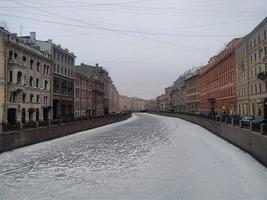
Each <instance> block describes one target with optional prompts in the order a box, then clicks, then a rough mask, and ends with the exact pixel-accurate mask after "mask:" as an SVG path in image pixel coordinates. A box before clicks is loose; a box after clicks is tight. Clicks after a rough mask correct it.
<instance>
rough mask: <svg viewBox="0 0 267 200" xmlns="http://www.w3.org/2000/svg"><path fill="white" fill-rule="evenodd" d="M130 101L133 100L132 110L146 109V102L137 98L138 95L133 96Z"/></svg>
mask: <svg viewBox="0 0 267 200" xmlns="http://www.w3.org/2000/svg"><path fill="white" fill-rule="evenodd" d="M132 102H133V103H132V104H133V108H132V111H135V112H140V111H145V110H146V103H147V101H146V100H144V99H141V98H138V97H133V98H132Z"/></svg>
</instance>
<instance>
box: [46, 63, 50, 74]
mask: <svg viewBox="0 0 267 200" xmlns="http://www.w3.org/2000/svg"><path fill="white" fill-rule="evenodd" d="M46 75H49V66H48V65H47V67H46Z"/></svg>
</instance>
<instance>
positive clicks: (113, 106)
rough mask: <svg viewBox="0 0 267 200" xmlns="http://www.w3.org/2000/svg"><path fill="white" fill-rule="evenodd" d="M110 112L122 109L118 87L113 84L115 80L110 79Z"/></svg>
mask: <svg viewBox="0 0 267 200" xmlns="http://www.w3.org/2000/svg"><path fill="white" fill-rule="evenodd" d="M108 93H109V95H108V96H109V113H117V112H119V110H120V108H119V107H120V106H119V93H118V90H117V88H116V86H115V85H114V84H113V82H112V81H111V79H110V82H109V89H108Z"/></svg>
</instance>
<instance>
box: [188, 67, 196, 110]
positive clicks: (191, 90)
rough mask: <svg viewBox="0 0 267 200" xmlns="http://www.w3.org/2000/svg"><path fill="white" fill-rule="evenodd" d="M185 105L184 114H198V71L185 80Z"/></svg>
mask: <svg viewBox="0 0 267 200" xmlns="http://www.w3.org/2000/svg"><path fill="white" fill-rule="evenodd" d="M185 105H186V112H190V113H197V112H199V70H196V71H195V72H193V73H191V76H189V77H187V78H186V79H185Z"/></svg>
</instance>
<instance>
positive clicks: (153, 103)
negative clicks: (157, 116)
mask: <svg viewBox="0 0 267 200" xmlns="http://www.w3.org/2000/svg"><path fill="white" fill-rule="evenodd" d="M147 110H148V111H154V112H156V111H158V110H157V100H156V99H151V100H149V101H148V105H147Z"/></svg>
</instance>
